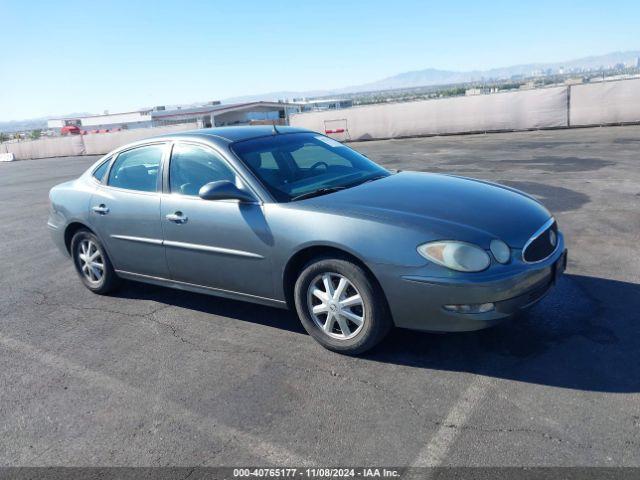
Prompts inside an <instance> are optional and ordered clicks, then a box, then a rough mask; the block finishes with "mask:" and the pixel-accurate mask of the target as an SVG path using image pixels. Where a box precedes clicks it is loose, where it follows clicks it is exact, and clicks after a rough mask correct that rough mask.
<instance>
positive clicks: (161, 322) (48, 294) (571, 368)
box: [0, 126, 640, 466]
mask: <svg viewBox="0 0 640 480" xmlns="http://www.w3.org/2000/svg"><path fill="white" fill-rule="evenodd" d="M352 146H353V147H355V148H356V149H359V150H360V151H362V152H364V153H366V154H367V155H368V156H369V157H371V158H372V159H374V160H376V161H379V162H381V163H382V164H384V165H386V166H389V167H394V168H401V169H406V170H425V171H432V172H447V173H456V174H460V175H466V176H471V177H478V178H483V179H489V180H493V181H497V182H502V183H505V184H508V185H511V186H514V187H517V188H520V189H522V190H525V191H527V192H529V193H531V194H533V195H535V196H537V197H539V198H541V199H542V201H543V202H544V203H545V204H546V205H547V206H548V207H549V208H550V210H552V211H553V213H554V214H555V215H556V216H557V218H558V220H559V224H560V228H561V229H562V230H563V231H564V233H565V235H566V238H567V243H568V248H569V254H570V261H569V265H568V270H567V272H566V275H565V276H564V277H563V278H562V279H561V280H560V281H559V284H558V286H557V288H556V289H555V290H554V291H552V293H551V294H550V295H549V296H547V297H546V298H545V299H544V300H543V301H542V302H541V303H539V304H538V305H537V306H535V307H534V308H533V309H532V310H530V311H529V312H528V313H527V314H525V315H523V316H522V317H520V318H518V319H517V320H515V321H513V322H510V323H506V324H502V325H500V326H498V327H496V328H494V329H491V330H486V331H481V332H475V333H463V334H447V335H434V334H426V333H415V332H410V331H401V330H396V331H394V332H393V333H392V334H391V336H390V337H389V338H388V339H387V340H386V341H385V342H384V343H383V344H382V345H381V346H380V347H378V348H377V349H376V350H375V351H373V352H371V353H369V354H367V355H366V356H364V357H361V358H350V357H345V356H339V355H337V354H334V353H331V352H328V351H326V350H323V349H322V348H321V347H319V346H318V344H316V343H315V342H314V341H313V340H312V339H311V338H310V337H309V336H308V335H307V334H306V333H305V332H304V330H303V329H302V328H301V326H300V325H299V323H298V321H297V319H296V317H295V316H294V315H293V314H291V313H287V312H284V311H281V310H277V309H272V308H267V307H262V306H256V305H251V304H247V303H241V302H236V301H229V300H222V299H216V298H213V297H207V296H203V295H198V294H192V293H186V292H180V291H174V290H169V289H165V288H160V287H152V286H145V285H141V284H134V283H128V284H127V285H126V286H125V287H124V288H123V289H122V290H121V291H120V292H119V293H118V294H116V295H115V296H112V297H100V296H95V295H93V294H91V293H90V292H89V291H88V290H86V289H85V288H84V287H83V286H82V284H81V283H80V281H79V280H78V278H77V277H76V274H75V271H74V270H73V268H72V265H71V262H70V261H69V260H68V259H67V258H64V257H63V256H62V255H61V254H60V253H59V252H58V251H57V250H56V249H55V247H54V246H53V244H52V242H51V241H50V239H49V236H48V232H47V229H46V219H47V209H48V198H47V193H48V190H49V188H50V187H52V186H53V185H55V184H57V183H60V182H62V181H65V180H67V179H71V178H73V177H75V176H77V175H78V174H79V173H81V172H82V171H83V170H84V169H85V168H86V167H87V166H88V165H89V164H91V163H92V162H93V161H94V158H87V157H82V158H81V157H76V158H57V159H47V160H33V161H20V162H14V163H10V164H2V165H0V211H1V212H2V215H1V217H0V218H1V219H2V223H1V224H0V291H1V292H2V294H1V295H0V420H1V422H0V428H1V435H0V465H3V466H8V465H11V466H27V465H74V466H88V465H101V466H107V465H109V466H111V465H144V466H165V465H186V466H197V465H247V464H251V465H280V466H282V465H316V466H327V465H354V466H358V465H360V466H362V465H393V466H404V465H414V466H420V465H477V466H501V465H516V466H522V465H525V466H534V465H535V466H555V465H565V466H566V465H598V466H617V465H628V466H631V465H634V466H640V453H639V452H640V247H639V244H640V153H639V152H640V127H638V126H628V127H610V128H594V129H577V130H557V131H537V132H521V133H505V134H488V135H468V136H446V137H432V138H420V139H405V140H389V141H372V142H364V143H354V144H352ZM443 201H444V202H446V198H443Z"/></svg>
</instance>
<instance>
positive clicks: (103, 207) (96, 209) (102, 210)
mask: <svg viewBox="0 0 640 480" xmlns="http://www.w3.org/2000/svg"><path fill="white" fill-rule="evenodd" d="M91 210H93V211H94V212H95V213H98V214H100V215H106V214H107V213H109V208H107V206H106V205H105V204H104V203H101V204H100V205H96V206H94V207H91Z"/></svg>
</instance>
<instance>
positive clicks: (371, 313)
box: [294, 258, 392, 354]
mask: <svg viewBox="0 0 640 480" xmlns="http://www.w3.org/2000/svg"><path fill="white" fill-rule="evenodd" d="M294 295H295V303H296V310H297V312H298V316H299V317H300V320H301V321H302V324H303V326H304V328H305V329H306V330H307V332H309V334H310V335H311V336H312V337H313V338H314V339H315V340H317V341H318V342H319V343H320V344H321V345H322V346H324V347H325V348H328V349H329V350H333V351H336V352H340V353H346V354H358V353H362V352H365V351H366V350H369V349H370V348H372V347H374V346H375V345H376V344H377V343H378V342H380V340H382V338H383V337H384V336H385V335H386V333H387V332H388V331H389V329H390V327H391V325H392V322H391V318H390V315H389V313H388V309H387V305H386V301H385V299H384V295H383V293H382V291H381V290H380V287H379V286H378V285H377V284H376V283H375V281H373V280H372V279H371V278H369V275H368V274H367V272H365V271H364V270H363V269H362V268H361V267H360V266H358V265H356V264H355V263H353V262H350V261H348V260H343V259H339V258H322V259H317V260H315V261H313V262H311V263H309V264H307V266H306V267H305V268H304V270H303V271H302V273H301V274H300V276H299V277H298V280H297V281H296V285H295V292H294Z"/></svg>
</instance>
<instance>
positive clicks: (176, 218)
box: [164, 212, 188, 223]
mask: <svg viewBox="0 0 640 480" xmlns="http://www.w3.org/2000/svg"><path fill="white" fill-rule="evenodd" d="M164 218H166V219H167V220H169V221H170V222H174V223H187V220H188V217H185V216H184V215H183V214H182V212H175V213H170V214H168V215H166V216H165V217H164Z"/></svg>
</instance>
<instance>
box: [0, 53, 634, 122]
mask: <svg viewBox="0 0 640 480" xmlns="http://www.w3.org/2000/svg"><path fill="white" fill-rule="evenodd" d="M639 57H640V50H631V51H625V52H612V53H607V54H604V55H593V56H590V57H583V58H578V59H574V60H567V61H565V62H551V63H527V64H521V65H512V66H510V67H502V68H492V69H489V70H472V71H452V70H438V69H435V68H426V69H424V70H416V71H411V72H404V73H399V74H397V75H394V76H391V77H387V78H383V79H381V80H377V81H374V82H371V83H365V84H360V85H351V86H347V87H343V88H338V89H327V90H307V91H290V90H283V91H278V92H269V93H261V94H251V95H244V96H239V97H231V98H226V99H224V100H222V103H238V102H252V101H258V100H267V101H277V100H281V99H289V100H292V99H293V98H313V97H325V96H330V95H341V94H347V93H358V92H375V91H380V90H393V89H400V88H415V87H427V86H434V85H450V84H456V83H468V82H476V81H481V80H490V79H493V80H501V79H509V78H511V77H513V76H515V75H524V76H530V75H532V73H534V72H544V71H548V70H551V71H558V69H560V68H564V69H565V70H566V71H569V70H578V69H599V68H601V67H605V68H606V67H610V66H613V65H617V64H620V63H622V64H624V63H628V62H630V61H637V59H638V58H639ZM84 115H87V114H82V115H81V116H84ZM73 116H75V115H74V114H69V115H64V117H73ZM57 117H63V116H62V115H55V116H53V115H52V116H50V117H44V118H37V119H30V120H19V121H9V122H0V131H4V132H11V131H20V130H29V129H35V128H46V124H47V119H49V118H57Z"/></svg>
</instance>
